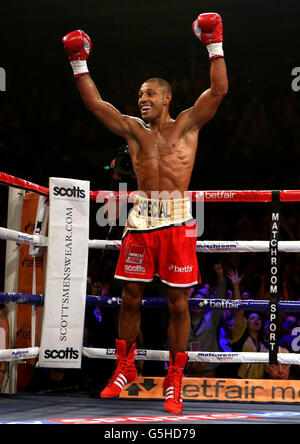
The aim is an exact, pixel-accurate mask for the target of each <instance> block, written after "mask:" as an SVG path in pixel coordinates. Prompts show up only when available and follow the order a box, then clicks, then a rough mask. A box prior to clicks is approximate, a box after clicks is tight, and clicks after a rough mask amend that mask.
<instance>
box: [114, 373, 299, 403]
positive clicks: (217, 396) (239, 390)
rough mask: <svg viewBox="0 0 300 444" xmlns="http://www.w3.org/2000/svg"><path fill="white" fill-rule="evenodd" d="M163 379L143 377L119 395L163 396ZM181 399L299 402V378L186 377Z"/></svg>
mask: <svg viewBox="0 0 300 444" xmlns="http://www.w3.org/2000/svg"><path fill="white" fill-rule="evenodd" d="M163 380H164V378H142V377H139V378H138V379H137V380H136V381H135V382H133V383H130V384H128V385H126V386H125V387H124V389H123V390H122V392H121V394H120V398H127V399H128V398H140V399H141V398H144V399H164V398H165V395H164V392H163V387H162V386H163ZM182 398H183V399H186V400H190V401H238V402H241V401H246V402H279V403H284V402H286V403H291V402H292V403H295V402H299V403H300V381H297V380H295V381H290V380H272V379H270V380H269V379H215V378H184V379H183V381H182Z"/></svg>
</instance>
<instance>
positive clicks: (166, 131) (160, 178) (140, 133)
mask: <svg viewBox="0 0 300 444" xmlns="http://www.w3.org/2000/svg"><path fill="white" fill-rule="evenodd" d="M192 27H193V32H194V34H195V36H196V37H197V38H198V39H199V40H200V41H201V42H202V43H203V44H204V45H205V46H206V48H207V50H208V55H209V60H210V87H209V88H208V89H207V90H206V91H204V92H203V93H202V94H201V95H200V97H199V98H198V99H197V101H196V102H195V104H194V105H193V106H192V107H191V108H189V109H187V110H185V111H183V112H181V113H180V114H179V115H178V116H177V118H176V119H173V118H172V117H171V116H170V113H169V106H170V102H171V100H172V90H171V87H170V85H169V83H168V82H167V81H166V80H163V79H160V78H156V77H153V78H150V79H148V80H146V81H145V82H144V83H143V84H142V85H141V87H140V88H139V91H138V107H139V109H140V113H141V117H142V118H141V119H140V118H137V117H131V116H127V115H123V114H121V113H120V112H119V111H118V110H117V109H116V108H115V107H114V106H113V105H111V104H110V103H108V102H106V101H104V100H103V99H102V97H101V95H100V93H99V90H98V89H97V87H96V85H95V83H94V82H93V80H92V78H91V75H90V74H89V70H88V66H87V59H88V57H89V54H90V52H91V49H92V42H91V39H90V37H89V36H88V35H87V34H86V33H85V32H83V31H81V30H77V31H73V32H71V33H70V34H67V35H66V36H65V37H64V38H63V45H64V48H65V50H66V53H67V55H68V57H69V61H70V63H71V66H72V69H73V73H74V77H75V82H76V85H77V87H78V90H79V93H80V95H81V98H82V100H83V102H84V104H85V106H86V107H87V109H88V110H89V111H91V112H92V113H93V114H94V115H95V116H96V118H97V119H99V120H100V122H101V123H102V124H103V125H104V126H106V127H107V128H108V129H109V130H110V131H112V132H113V133H115V134H117V135H118V136H121V137H123V138H124V139H125V140H126V142H127V144H128V147H129V151H130V154H131V158H132V163H133V167H134V171H135V174H136V177H137V183H138V196H137V201H136V203H135V205H134V208H133V210H132V212H131V213H130V215H129V217H128V222H127V225H126V228H125V231H124V236H123V239H122V248H121V251H120V256H119V261H118V264H117V268H116V275H115V277H116V278H118V279H122V281H123V292H122V306H121V312H120V319H119V338H118V339H117V340H116V357H117V365H116V370H115V371H114V373H113V375H112V377H111V378H110V380H109V382H108V384H107V386H106V387H105V389H104V390H103V391H102V392H101V394H100V396H101V397H102V398H112V397H116V396H118V395H119V393H120V392H121V390H122V388H123V387H124V385H125V384H127V383H129V382H132V381H134V380H135V379H136V377H137V372H136V368H135V362H134V352H135V342H136V337H137V334H138V332H139V330H140V304H141V301H142V296H143V292H144V288H145V285H146V283H147V282H149V281H151V280H152V279H153V277H154V276H155V275H158V276H159V277H160V279H161V280H162V281H163V282H164V283H165V284H166V286H167V297H168V306H169V311H170V325H169V328H168V334H169V340H170V366H169V370H168V374H167V376H166V378H165V381H164V388H165V389H166V401H165V409H166V411H168V412H170V413H180V412H181V411H182V407H183V406H182V399H181V383H182V377H183V370H184V367H185V365H186V362H187V359H188V355H187V353H186V345H187V340H188V335H189V331H190V316H189V309H188V292H189V288H190V287H191V286H193V285H195V283H197V279H198V270H197V258H196V239H197V238H196V234H195V221H193V220H192V217H191V210H190V202H187V201H186V196H185V192H186V191H187V190H188V186H189V182H190V178H191V174H192V170H193V165H194V162H195V156H196V150H197V144H198V133H199V130H200V129H201V128H202V127H203V126H204V125H205V124H206V123H207V122H209V121H210V120H211V119H212V118H213V116H214V115H215V113H216V111H217V109H218V107H219V105H220V103H221V102H222V99H223V98H224V96H225V95H226V93H227V90H228V80H227V73H226V65H225V60H224V53H223V43H222V42H223V23H222V19H221V17H220V15H218V14H216V13H206V14H201V15H199V16H198V18H197V19H196V20H195V21H194V23H193V26H192ZM174 193H175V194H176V196H175V197H170V196H174ZM162 195H163V196H164V197H162ZM193 230H194V231H193ZM187 233H189V234H187ZM192 233H194V234H192Z"/></svg>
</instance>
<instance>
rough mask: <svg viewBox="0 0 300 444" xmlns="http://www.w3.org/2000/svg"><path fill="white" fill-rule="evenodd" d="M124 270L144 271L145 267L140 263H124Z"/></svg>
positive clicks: (132, 271) (131, 271) (130, 271)
mask: <svg viewBox="0 0 300 444" xmlns="http://www.w3.org/2000/svg"><path fill="white" fill-rule="evenodd" d="M124 270H125V271H128V273H145V272H146V268H145V267H142V266H141V265H125V266H124Z"/></svg>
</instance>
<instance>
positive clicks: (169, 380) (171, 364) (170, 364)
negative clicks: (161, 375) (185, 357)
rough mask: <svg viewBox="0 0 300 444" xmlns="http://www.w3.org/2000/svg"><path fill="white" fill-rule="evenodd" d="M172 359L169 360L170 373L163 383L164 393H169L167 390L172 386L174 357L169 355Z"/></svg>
mask: <svg viewBox="0 0 300 444" xmlns="http://www.w3.org/2000/svg"><path fill="white" fill-rule="evenodd" d="M169 355H170V358H169V368H168V373H167V374H166V376H165V379H164V381H163V390H164V392H166V391H167V388H168V387H170V385H171V374H172V368H173V357H172V353H171V352H170V353H169Z"/></svg>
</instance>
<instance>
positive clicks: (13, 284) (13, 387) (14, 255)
mask: <svg viewBox="0 0 300 444" xmlns="http://www.w3.org/2000/svg"><path fill="white" fill-rule="evenodd" d="M24 195H25V191H24V190H19V189H17V188H12V187H9V191H8V212H7V228H9V229H12V230H17V231H19V230H20V227H21V219H22V206H23V199H24ZM19 253H20V249H19V246H18V245H17V244H16V242H14V241H9V240H7V242H6V256H5V283H4V290H5V292H8V293H13V292H17V291H18V270H19ZM7 312H8V314H7V317H8V322H9V347H10V348H14V347H15V341H16V331H17V310H16V304H8V305H7ZM5 377H6V378H8V380H4V383H3V392H4V393H9V394H13V393H17V364H16V363H14V362H10V363H9V366H8V372H7V373H6V376H5ZM7 382H8V383H7Z"/></svg>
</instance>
